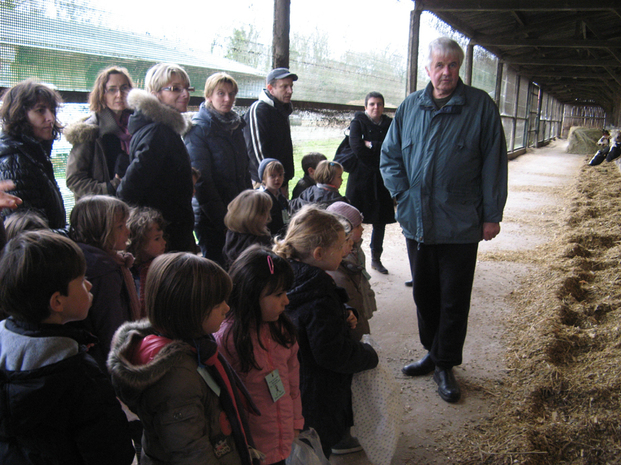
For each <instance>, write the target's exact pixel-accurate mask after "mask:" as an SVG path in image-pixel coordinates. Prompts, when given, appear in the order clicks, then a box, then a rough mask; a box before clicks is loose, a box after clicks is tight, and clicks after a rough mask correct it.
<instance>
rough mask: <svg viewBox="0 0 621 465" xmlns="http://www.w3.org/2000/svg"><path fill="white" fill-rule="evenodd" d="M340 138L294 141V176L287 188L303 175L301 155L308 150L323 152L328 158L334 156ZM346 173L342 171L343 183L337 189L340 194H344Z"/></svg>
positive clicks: (290, 187)
mask: <svg viewBox="0 0 621 465" xmlns="http://www.w3.org/2000/svg"><path fill="white" fill-rule="evenodd" d="M341 140H342V139H320V140H304V141H299V142H294V144H293V163H294V165H295V176H294V177H293V179H292V180H291V182H290V183H289V190H291V191H292V190H293V188H294V187H295V185H296V183H297V182H298V181H299V180H300V179H302V178H303V177H304V171H303V170H302V157H303V156H304V155H306V154H307V153H309V152H319V153H323V154H324V155H325V156H326V158H327V159H328V160H332V159H333V158H334V153H335V152H336V149H337V148H338V146H339V144H340V143H341ZM347 177H348V173H343V185H342V186H341V188H340V189H339V192H340V193H341V194H342V195H345V187H346V186H347Z"/></svg>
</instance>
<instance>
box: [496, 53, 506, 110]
mask: <svg viewBox="0 0 621 465" xmlns="http://www.w3.org/2000/svg"><path fill="white" fill-rule="evenodd" d="M503 68H504V66H503V63H502V61H501V60H500V59H498V63H497V66H496V91H495V94H496V95H495V96H494V97H495V98H494V100H496V106H497V107H498V108H499V109H500V102H501V100H502V99H501V94H502V71H503Z"/></svg>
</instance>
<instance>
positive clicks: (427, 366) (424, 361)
mask: <svg viewBox="0 0 621 465" xmlns="http://www.w3.org/2000/svg"><path fill="white" fill-rule="evenodd" d="M435 366H436V365H435V363H433V360H431V355H429V353H427V355H425V356H424V357H423V358H421V359H420V360H419V361H418V362H414V363H410V364H409V365H406V366H404V367H403V368H401V371H402V372H403V374H404V375H408V376H422V375H427V374H429V373H431V372H432V371H433V369H434V368H435Z"/></svg>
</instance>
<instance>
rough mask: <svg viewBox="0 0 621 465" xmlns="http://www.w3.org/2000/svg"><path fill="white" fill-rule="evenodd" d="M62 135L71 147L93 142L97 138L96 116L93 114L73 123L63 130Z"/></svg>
mask: <svg viewBox="0 0 621 465" xmlns="http://www.w3.org/2000/svg"><path fill="white" fill-rule="evenodd" d="M63 135H64V136H65V138H66V139H67V142H69V143H70V144H71V145H77V144H83V143H84V142H93V141H94V140H95V139H97V137H98V136H99V126H98V124H97V115H95V114H94V113H93V114H91V115H89V116H86V117H84V118H80V119H79V120H78V121H74V122H73V123H71V124H70V125H68V126H67V127H66V128H65V130H64V131H63Z"/></svg>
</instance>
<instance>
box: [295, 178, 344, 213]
mask: <svg viewBox="0 0 621 465" xmlns="http://www.w3.org/2000/svg"><path fill="white" fill-rule="evenodd" d="M334 202H347V203H349V200H347V199H346V198H345V197H343V196H342V195H341V194H340V192H339V190H338V189H337V188H336V187H333V186H330V185H328V184H315V185H313V186H310V187H309V188H308V189H306V190H304V191H303V192H302V193H301V194H300V196H299V197H298V198H297V199H293V200H291V201H290V202H289V212H290V213H291V214H294V213H295V212H297V211H298V210H299V209H301V208H302V207H303V206H304V205H309V204H316V205H317V206H319V207H321V208H327V207H328V206H330V205H332V204H333V203H334Z"/></svg>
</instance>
